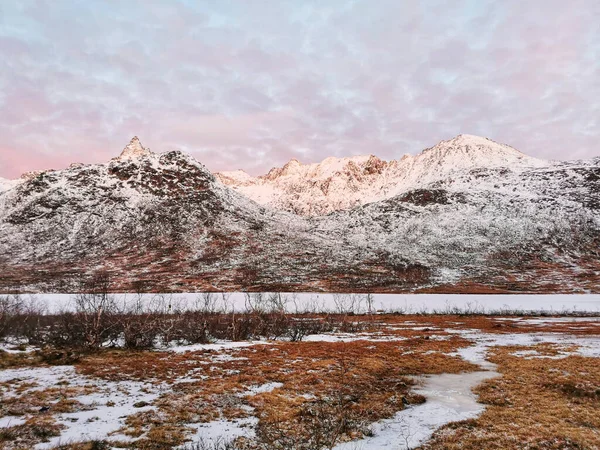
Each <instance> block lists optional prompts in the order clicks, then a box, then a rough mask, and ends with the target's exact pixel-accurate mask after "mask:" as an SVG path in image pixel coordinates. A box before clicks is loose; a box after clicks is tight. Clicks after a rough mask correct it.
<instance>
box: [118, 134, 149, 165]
mask: <svg viewBox="0 0 600 450" xmlns="http://www.w3.org/2000/svg"><path fill="white" fill-rule="evenodd" d="M151 154H152V152H151V151H150V149H149V148H145V147H144V146H143V145H142V143H141V142H140V139H139V138H138V137H137V136H134V137H133V138H131V141H129V144H127V145H126V146H125V148H124V149H123V151H122V152H121V154H120V155H119V157H118V158H117V159H118V160H120V161H123V160H130V159H137V158H140V157H142V156H148V155H151Z"/></svg>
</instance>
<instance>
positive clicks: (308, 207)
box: [216, 134, 549, 216]
mask: <svg viewBox="0 0 600 450" xmlns="http://www.w3.org/2000/svg"><path fill="white" fill-rule="evenodd" d="M548 164H549V163H547V162H545V161H541V160H538V159H535V158H531V157H528V156H526V155H524V154H523V153H521V152H519V151H517V150H515V149H514V148H512V147H510V146H508V145H504V144H499V143H497V142H494V141H492V140H490V139H487V138H482V137H479V136H473V135H467V134H462V135H459V136H457V137H455V138H454V139H450V140H447V141H442V142H440V143H439V144H437V145H436V146H434V147H432V148H429V149H426V150H424V151H423V152H421V153H420V154H418V155H416V156H411V155H404V156H403V157H402V158H401V159H399V160H393V161H389V162H388V161H382V160H380V159H379V158H377V157H376V156H373V155H360V156H353V157H346V158H336V157H328V158H326V159H324V160H323V161H322V162H320V163H314V164H301V163H300V162H298V161H297V160H295V159H294V160H291V161H290V162H289V163H287V164H286V165H285V166H284V167H282V168H273V169H271V170H270V171H269V173H268V174H266V175H262V176H259V177H251V176H250V175H248V174H247V173H246V172H244V171H241V170H238V171H234V172H221V173H217V174H216V177H217V178H218V179H219V180H220V181H221V182H222V183H224V184H227V185H229V186H230V187H232V188H234V189H236V190H238V191H239V192H241V193H243V194H244V195H246V196H248V197H249V198H251V199H252V200H254V201H256V202H257V203H259V204H263V205H269V206H272V207H275V208H278V209H283V210H287V211H292V212H295V213H298V214H301V215H305V216H314V215H320V214H325V213H329V212H331V211H336V210H340V209H347V208H351V207H353V206H356V205H364V204H366V203H371V202H375V201H379V200H384V199H386V198H390V197H393V196H395V195H398V194H399V193H402V192H405V191H408V190H410V189H415V188H418V187H422V186H425V185H427V184H430V183H433V182H435V181H439V180H443V179H446V178H448V177H449V176H450V175H452V174H453V173H458V172H461V171H469V170H472V169H476V168H484V169H496V168H510V169H511V170H515V171H522V170H525V169H531V168H536V167H543V166H547V165H548Z"/></svg>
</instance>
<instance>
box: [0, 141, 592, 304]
mask: <svg viewBox="0 0 600 450" xmlns="http://www.w3.org/2000/svg"><path fill="white" fill-rule="evenodd" d="M219 179H220V180H221V181H223V183H222V182H220V181H219ZM226 184H229V185H230V186H234V187H235V190H234V189H232V187H230V186H227V185H226ZM8 187H9V188H8V189H6V190H4V191H0V291H1V290H4V291H6V290H12V289H15V288H17V287H19V288H21V289H25V290H29V291H56V290H59V291H69V290H75V289H78V288H80V286H81V282H82V280H85V279H86V278H88V277H89V276H91V274H93V273H95V272H97V271H99V270H102V271H107V272H108V273H109V274H110V277H111V280H112V287H113V289H116V290H132V289H142V288H143V289H148V290H154V291H157V290H161V291H193V290H240V289H242V290H246V289H247V290H264V291H269V290H270V291H274V290H282V291H296V290H300V291H320V290H324V291H338V292H339V291H373V292H408V291H429V292H432V291H433V292H523V291H526V292H589V291H594V292H598V291H599V290H600V250H599V249H600V158H596V159H594V160H590V161H579V162H568V163H566V162H551V163H546V162H543V161H540V160H537V159H534V158H530V157H527V156H525V155H523V154H522V153H520V152H518V151H516V150H515V149H512V148H511V147H508V146H505V145H501V144H496V143H494V142H493V141H489V140H487V139H483V138H477V137H474V136H464V135H461V136H458V137H456V138H454V139H452V140H449V141H444V142H441V143H440V144H438V145H436V146H435V147H432V148H430V149H427V150H425V151H423V152H422V153H421V154H419V155H417V156H414V157H413V156H405V157H403V158H401V159H400V160H398V161H390V162H385V161H381V160H380V159H378V158H376V157H375V156H366V157H352V158H328V159H326V160H325V161H323V162H322V163H320V164H311V165H302V164H300V163H299V162H297V161H291V162H290V163H288V164H286V166H284V167H282V168H280V169H273V170H272V171H270V172H269V173H268V174H267V175H265V176H263V177H259V178H253V177H250V176H249V175H247V174H245V173H244V172H240V171H238V172H228V173H221V174H219V175H218V179H217V178H216V177H215V176H213V175H212V174H211V173H210V172H209V171H208V170H207V169H206V167H204V166H203V165H202V164H200V163H199V162H197V161H196V160H195V159H194V158H192V157H191V156H189V155H186V154H184V153H181V152H179V151H170V152H166V153H162V154H156V153H152V152H151V151H150V150H148V149H146V148H144V147H143V146H142V144H141V143H140V142H139V140H138V139H137V138H134V139H132V141H131V142H130V143H129V144H128V145H127V146H126V147H125V149H123V151H122V153H121V155H120V156H119V157H116V158H113V159H112V160H110V161H109V162H107V163H106V164H95V165H83V164H73V165H71V166H70V167H69V168H67V169H64V170H56V171H45V172H39V173H32V174H29V175H27V176H25V177H23V178H21V179H19V180H18V181H17V182H11V183H9V186H8ZM246 189H250V192H254V194H247V192H248V191H246ZM253 190H254V191H253ZM257 192H258V193H260V195H258V194H256V193H257ZM243 194H247V195H248V197H247V196H246V195H243ZM249 197H252V198H249ZM255 200H256V201H255ZM259 203H262V205H261V204H259ZM291 211H297V212H299V213H300V214H294V213H293V212H291ZM318 212H325V213H327V214H317V213H318Z"/></svg>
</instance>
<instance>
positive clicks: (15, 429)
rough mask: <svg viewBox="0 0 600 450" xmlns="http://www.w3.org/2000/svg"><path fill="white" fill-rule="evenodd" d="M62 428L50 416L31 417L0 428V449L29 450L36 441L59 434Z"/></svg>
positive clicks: (42, 440)
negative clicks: (25, 420) (22, 421)
mask: <svg viewBox="0 0 600 450" xmlns="http://www.w3.org/2000/svg"><path fill="white" fill-rule="evenodd" d="M62 428H63V427H62V426H61V425H58V424H57V423H56V422H55V421H54V419H53V418H52V417H51V416H38V417H33V418H31V419H29V420H27V422H25V423H24V424H21V425H16V426H12V427H8V428H0V449H2V450H29V449H31V448H33V446H34V445H35V444H37V443H40V442H48V440H49V439H50V438H51V437H54V436H59V435H60V432H61V429H62Z"/></svg>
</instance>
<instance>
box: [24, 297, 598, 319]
mask: <svg viewBox="0 0 600 450" xmlns="http://www.w3.org/2000/svg"><path fill="white" fill-rule="evenodd" d="M111 296H112V298H114V300H115V302H116V303H117V305H119V306H125V305H132V304H135V303H139V304H140V305H143V306H144V307H151V308H154V309H162V308H168V306H169V305H170V306H171V310H184V309H192V308H202V307H204V305H208V307H204V309H209V310H212V311H231V310H232V309H234V310H235V311H240V312H241V311H247V310H249V309H251V308H263V309H265V308H266V309H269V308H271V307H272V306H273V305H274V304H277V305H278V306H283V307H284V308H285V309H286V310H287V311H288V312H292V313H303V312H350V311H354V312H357V313H361V312H367V310H368V303H367V299H366V295H365V294H323V293H293V294H292V293H281V294H275V295H273V294H262V297H261V296H259V295H257V294H250V298H248V296H247V295H246V294H244V293H241V292H235V293H227V294H220V293H219V294H212V296H211V297H210V298H207V297H206V296H205V295H204V294H201V293H188V294H112V295H111ZM75 297H76V296H75V295H74V294H25V295H22V296H21V298H22V301H23V302H30V301H34V302H36V303H38V304H41V305H44V306H45V307H46V308H47V309H48V311H50V312H56V311H60V310H70V309H72V308H73V306H74V300H75ZM372 299H373V300H372V308H373V310H378V311H384V312H402V313H406V314H410V313H436V312H437V313H452V312H478V313H485V312H498V311H507V312H508V311H510V312H520V311H522V312H525V313H531V312H546V313H555V314H565V313H574V312H588V313H599V314H600V295H598V294H585V295H565V294H560V295H481V294H470V295H464V294H449V295H445V294H416V295H407V294H373V295H372Z"/></svg>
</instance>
